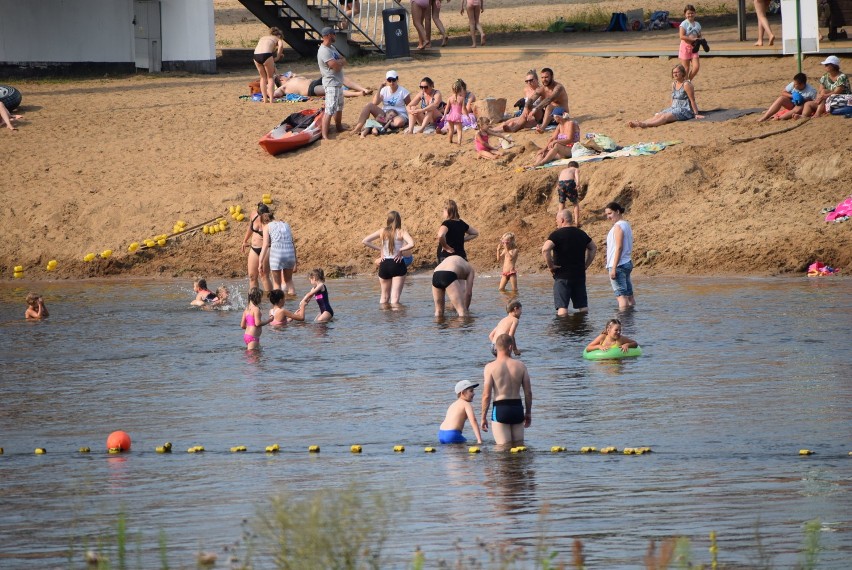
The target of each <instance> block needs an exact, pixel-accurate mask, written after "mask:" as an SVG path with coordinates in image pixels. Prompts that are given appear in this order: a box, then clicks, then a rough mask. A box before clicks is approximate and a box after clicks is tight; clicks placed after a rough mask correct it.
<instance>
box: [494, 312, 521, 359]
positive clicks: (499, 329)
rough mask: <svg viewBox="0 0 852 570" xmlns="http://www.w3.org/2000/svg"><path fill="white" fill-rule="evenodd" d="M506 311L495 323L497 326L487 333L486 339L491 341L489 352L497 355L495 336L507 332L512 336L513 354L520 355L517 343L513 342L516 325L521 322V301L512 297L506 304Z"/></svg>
mask: <svg viewBox="0 0 852 570" xmlns="http://www.w3.org/2000/svg"><path fill="white" fill-rule="evenodd" d="M506 312H507V313H508V314H507V315H506V316H505V317H503V318H502V319H500V322H499V323H497V326H496V327H494V330H493V331H491V333H489V335H488V340H490V341H491V354H493V355H494V356H497V347H496V346H495V343H496V342H497V337H499V336H500V335H501V334H507V335H509V336H510V337H512V351H513V352H514V353H515V356H520V355H521V351H520V350H518V344H517V343H516V342H515V331H517V330H518V325H519V324H520V322H521V302H520V301H518V300H517V299H512V300H511V301H509V303H508V304H507V305H506Z"/></svg>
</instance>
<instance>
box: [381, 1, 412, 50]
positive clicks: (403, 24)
mask: <svg viewBox="0 0 852 570" xmlns="http://www.w3.org/2000/svg"><path fill="white" fill-rule="evenodd" d="M382 21H383V23H384V32H385V59H393V58H397V57H410V56H411V52H410V51H409V48H408V12H407V11H406V9H405V8H387V9H385V10H382Z"/></svg>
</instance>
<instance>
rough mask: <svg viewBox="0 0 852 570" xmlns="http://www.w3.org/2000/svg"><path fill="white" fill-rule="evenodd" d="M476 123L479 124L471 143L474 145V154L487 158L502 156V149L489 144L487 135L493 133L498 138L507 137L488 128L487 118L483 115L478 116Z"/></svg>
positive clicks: (492, 158)
mask: <svg viewBox="0 0 852 570" xmlns="http://www.w3.org/2000/svg"><path fill="white" fill-rule="evenodd" d="M477 124H478V125H479V130H478V131H476V138H474V139H473V145H474V146H475V147H476V154H477V155H479V157H480V158H487V159H489V160H494V159H495V158H499V157H501V156H503V149H501V148H499V147H494V146H491V144H490V143H489V142H488V136H489V135H494V136H495V137H497V138H500V139H505V140H508V139H506V137H504V136H503V134H502V133H500V132H498V131H495V130H494V129H491V128H489V127H488V119H486V118H485V117H480V118H479V120H478V121H477Z"/></svg>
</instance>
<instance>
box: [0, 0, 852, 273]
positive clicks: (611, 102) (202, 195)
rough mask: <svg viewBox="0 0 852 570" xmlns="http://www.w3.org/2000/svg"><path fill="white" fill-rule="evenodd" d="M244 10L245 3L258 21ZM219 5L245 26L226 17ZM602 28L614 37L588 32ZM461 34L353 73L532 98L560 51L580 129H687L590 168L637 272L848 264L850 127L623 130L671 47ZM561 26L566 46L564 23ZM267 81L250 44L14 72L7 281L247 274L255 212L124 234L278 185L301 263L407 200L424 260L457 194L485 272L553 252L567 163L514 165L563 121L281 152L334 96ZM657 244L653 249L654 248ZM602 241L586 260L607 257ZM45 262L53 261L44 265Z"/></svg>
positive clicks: (717, 87) (747, 85) (770, 94)
mask: <svg viewBox="0 0 852 570" xmlns="http://www.w3.org/2000/svg"><path fill="white" fill-rule="evenodd" d="M493 4H494V7H493V8H491V9H489V10H487V11H486V14H485V18H486V21H487V19H488V18H495V19H496V18H497V17H498V16H499V15H500V13H501V12H502V13H503V15H504V16H505V17H506V18H507V19H508V18H522V17H523V14H522V12H523V13H527V12H529V10H528V9H527V8H526V7H525V6H523V5H522V3H521V2H506V3H504V4H505V5H501V3H499V2H493ZM541 4H543V7H542V12H541V13H537V14H536V16H535V18H536V19H546V17H547V16H548V14H550V13H551V12H548V10H552V11H553V13H554V14H555V13H556V10H557V8H554V7H552V6H550V5H551V4H555V3H544V2H543V3H541ZM610 4H614V3H610ZM664 4H665V3H664ZM215 5H216V8H217V14H218V15H219V16H217V22H218V23H219V25H218V27H217V42H219V43H220V44H223V41H224V42H225V43H227V41H226V40H227V38H228V37H232V39H231V40H230V42H231V44H230V45H235V44H238V42H239V41H240V40H239V38H241V37H252V38H254V37H257V35H259V34H260V33H261V32H263V26H262V25H261V24H260V23H259V22H256V21H253V20H251V16H250V14H248V12H246V11H245V10H244V9H243V8H242V7H241V6H240V5H239V4H238V3H237V2H235V1H234V2H225V1H224V0H217V2H216V3H215ZM458 6H459V5H458V4H457V3H456V4H452V3H451V4H449V5H448V7H449V8H452V10H450V9H447V11H446V12H447V16H446V17H445V20H444V21H445V23H446V24H447V25H449V26H459V25H461V23H462V21H461V16H459V14H458ZM241 9H242V11H243V12H244V15H242V16H240V12H239V10H241ZM607 9H608V8H607ZM671 9H672V10H673V11H675V10H676V8H675V7H674V5H673V6H672V7H671ZM245 14H248V18H249V19H248V20H247V21H245V22H243V21H241V18H245V17H246V16H245ZM450 14H454V16H453V17H452V18H451V17H450ZM225 17H227V19H231V20H233V22H232V23H230V24H227V23H221V22H222V19H225ZM456 20H458V21H456ZM250 32H251V33H252V34H253V35H251V36H248V34H249V33H250ZM660 33H665V34H669V35H670V36H671V49H672V54H674V53H675V50H676V47H677V31H676V30H671V31H666V32H660ZM710 33H712V30H710V31H709V32H708V35H709V34H710ZM228 34H230V36H228ZM595 35H597V36H600V35H602V34H589V36H595ZM465 41H467V39H466V38H465V37H463V36H458V35H457V36H455V37H454V38H453V39H452V40H451V46H452V45H456V46H458V49H451V50H445V51H444V52H443V53H442V54H441V57H433V56H417V55H415V57H414V59H413V60H411V61H394V62H385V61H384V60H380V59H363V60H360V59H359V60H358V61H356V62H354V63H353V65H351V66H350V67H349V68H347V75H349V76H351V77H352V78H354V79H356V80H357V81H358V82H360V83H362V84H364V85H368V86H371V87H374V88H376V87H378V86H379V84H380V82H381V81H382V80H383V78H384V75H385V71H386V70H388V69H391V68H392V69H395V70H396V71H397V72H398V74H399V77H400V84H401V85H402V86H404V87H406V88H407V89H409V90H410V91H415V90H416V89H417V85H418V82H419V80H420V79H421V78H422V77H423V76H429V77H431V78H432V79H433V80H434V81H435V83H436V86H437V87H438V89H441V90H442V91H443V92H444V93H449V87H450V84H451V83H452V81H454V80H455V79H456V78H457V77H461V78H463V79H464V80H465V81H466V82H467V84H468V85H469V86H470V89H471V91H473V92H474V93H475V94H476V95H477V97H479V98H484V97H505V98H506V99H507V100H508V101H509V106H511V104H512V103H513V102H514V101H515V100H517V99H518V98H519V97H520V96H521V95H522V82H523V76H524V73H525V72H526V70H527V69H529V68H538V69H540V68H541V67H545V66H547V67H551V68H553V69H554V70H555V75H556V80H557V81H560V82H562V83H564V84H565V86H566V88H567V89H568V92H569V94H570V101H571V114H572V115H573V116H574V118H576V119H577V120H578V121H579V122H580V125H581V129H582V133H584V134H585V133H587V132H596V133H605V134H607V135H609V136H610V137H612V138H613V139H614V140H615V141H616V142H617V143H619V144H620V145H630V144H634V143H637V142H651V141H656V142H660V141H681V143H680V144H677V145H675V146H671V147H669V148H667V149H666V150H664V151H662V152H660V153H658V154H656V155H654V156H647V157H630V158H618V159H614V160H606V161H602V162H597V163H591V164H584V165H583V166H582V167H581V169H580V170H581V177H582V181H583V182H585V183H588V191H587V193H586V195H585V197H584V199H583V201H582V202H581V206H582V209H583V229H584V230H585V231H586V232H588V233H589V235H590V236H592V238H593V239H595V240H596V242H597V243H598V244H599V246H602V245H603V242H604V240H605V237H606V232H607V231H608V229H609V223H608V222H607V221H606V220H605V218H604V216H603V207H604V205H605V204H606V203H607V202H609V201H611V200H618V201H621V202H622V203H624V204H625V206H626V207H627V214H626V219H628V220H629V221H630V222H631V224H632V226H633V228H634V232H635V235H636V250H635V252H634V259H635V260H637V261H638V265H639V267H638V272H639V273H645V274H651V273H658V274H726V273H750V274H775V273H788V272H798V271H803V270H804V269H805V268H806V267H807V265H808V264H809V263H810V262H811V261H813V260H815V259H819V260H821V261H823V262H825V263H827V264H829V265H834V266H839V267H848V266H849V264H850V261H852V237H850V236H852V232H850V228H852V225H850V224H848V223H847V224H826V223H825V222H824V221H823V215H821V214H820V210H821V209H823V208H826V207H832V206H834V205H836V204H837V203H838V202H840V201H842V200H843V199H844V198H846V196H848V194H849V188H850V183H849V181H850V180H852V162H850V161H849V158H848V157H849V156H850V151H852V137H850V136H849V132H850V126H852V121H848V120H844V119H842V118H838V117H827V118H821V119H816V120H811V121H808V122H806V123H805V124H803V125H801V126H800V127H798V128H796V129H794V130H792V131H790V132H786V133H782V134H777V135H773V136H770V137H767V138H765V139H761V140H755V141H752V142H746V143H741V144H733V143H732V142H731V140H730V139H731V138H737V137H749V136H755V135H759V134H761V133H767V132H771V131H774V130H779V129H781V128H782V127H787V126H791V125H792V124H793V123H792V122H786V123H781V124H779V123H777V122H770V123H765V124H758V123H757V122H756V120H757V118H758V115H748V116H744V117H740V118H736V119H732V120H728V121H723V122H705V121H689V122H680V123H674V124H669V125H665V126H662V127H659V128H655V129H648V130H634V129H630V128H628V127H627V126H626V122H627V121H628V120H631V119H646V118H648V117H650V116H651V115H653V114H654V113H655V112H657V111H659V110H661V109H663V108H665V107H667V106H668V105H669V100H670V85H671V79H670V71H671V68H672V66H673V65H675V64H676V63H677V60H676V59H666V58H642V59H639V58H626V57H624V58H596V57H578V56H572V55H566V54H561V53H547V52H543V53H540V54H532V55H531V54H530V53H528V52H527V53H525V52H521V51H519V52H514V53H513V52H512V51H511V50H510V49H508V48H509V47H511V46H510V45H505V46H504V47H506V49H504V50H498V51H492V52H489V51H488V50H487V49H484V50H479V51H474V50H470V49H467V48H465V49H460V48H461V46H463V45H464V42H465ZM495 41H496V43H497V44H499V43H500V40H499V38H497V39H495ZM554 41H557V39H556V38H554ZM558 41H560V42H561V41H569V40H565V39H563V38H562V37H561V36H558ZM570 41H577V40H576V39H573V38H572V39H571V40H570ZM504 43H505V42H504ZM492 45H493V44H492ZM236 47H240V46H239V45H236ZM820 60H821V58H819V57H806V58H805V60H804V71H805V72H806V73H807V74H808V75H809V78H810V82H811V83H812V84H814V85H816V82H817V79H818V78H819V76H820V75H822V73H823V72H824V70H823V67H822V66H821V65H819V61H820ZM285 68H286V69H292V70H293V71H294V72H297V73H300V74H303V75H306V76H308V77H312V78H313V77H317V76H318V71H317V67H316V63H315V62H314V61H311V60H300V61H296V62H288V63H284V64H279V70H283V69H285ZM842 69H843V70H849V69H852V60H850V58H848V57H845V58H843V66H842ZM796 71H797V69H796V62H795V58H793V57H765V58H756V57H737V58H707V59H705V60H702V68H701V72H700V74H699V75H698V77H697V78H696V80H695V90H696V99H697V102H698V105H699V108H701V109H702V110H704V109H718V108H726V109H730V108H735V109H747V108H755V107H762V108H766V107H767V106H768V105H769V104H770V103H771V102H772V101H773V100H774V99H775V97H777V96H778V94H779V92H780V91H781V90H782V89H783V87H784V86H785V85H786V84H787V83H788V82H789V81H790V79H791V77H792V75H793V74H795V73H796ZM254 78H255V71H254V68H253V66H252V65H251V61H250V60H248V59H247V60H246V65H245V67H243V68H240V69H221V70H220V73H218V74H217V75H212V76H200V75H189V74H181V73H167V74H161V75H149V74H146V73H140V74H138V75H134V76H129V77H103V78H85V79H39V80H36V79H27V80H16V79H14V78H8V77H7V78H3V79H2V80H0V82H2V83H9V84H12V85H15V86H16V87H18V88H19V89H20V90H21V91H22V93H23V95H24V101H23V104H22V106H21V109H20V111H19V112H22V114H23V115H24V120H23V121H21V123H20V125H19V130H18V131H16V132H12V131H8V130H6V129H2V132H0V148H2V157H3V160H2V162H3V169H2V173H0V193H2V202H3V207H2V209H0V220H2V224H3V227H4V232H3V233H4V239H3V240H2V242H0V271H2V274H3V278H11V277H12V268H13V267H14V266H17V265H23V266H24V267H25V277H26V278H27V279H53V278H78V277H91V276H103V275H115V276H130V275H133V276H140V275H145V276H156V275H162V276H169V277H179V278H192V277H194V276H199V275H204V276H207V277H208V278H214V281H215V280H216V279H215V277H239V276H242V275H244V273H245V260H244V258H243V256H242V255H241V254H240V248H239V245H240V243H241V241H242V238H243V235H244V233H245V228H246V224H245V222H242V223H238V222H235V221H231V224H230V229H229V230H228V231H226V232H222V233H218V234H216V235H213V236H206V235H203V234H201V233H198V234H195V235H193V236H188V237H183V238H180V239H177V240H174V241H170V242H169V243H168V244H167V245H166V246H165V247H162V248H155V249H152V250H150V251H145V252H137V253H135V254H131V253H128V252H127V248H128V245H129V244H130V243H132V242H140V241H142V240H144V239H146V238H150V237H152V236H155V235H158V234H163V233H167V234H168V233H171V229H172V226H173V225H174V223H175V222H176V221H177V220H184V221H186V222H187V223H188V224H189V225H190V226H192V225H195V224H200V223H202V222H205V221H208V220H211V219H213V218H215V217H216V216H218V215H224V214H226V212H227V209H228V207H229V206H231V205H235V204H240V205H241V206H242V207H243V209H244V210H249V209H250V208H252V206H253V205H254V204H256V203H257V202H258V201H259V200H260V198H261V196H262V194H264V193H271V194H272V196H273V200H274V204H273V208H274V210H275V212H276V214H277V217H278V218H280V219H284V220H286V221H288V222H289V223H290V224H291V226H292V228H293V232H294V235H295V239H296V246H297V250H298V255H299V264H300V267H301V268H302V270H303V271H304V270H307V269H309V268H311V267H324V268H326V271H327V272H332V273H334V272H335V270H336V271H337V272H338V273H360V272H369V271H372V270H373V264H372V260H373V255H371V251H370V250H367V249H366V248H364V247H363V246H362V245H361V239H362V238H363V237H364V236H365V235H367V234H368V233H370V232H372V231H374V230H376V229H377V228H379V227H380V225H382V224H383V223H384V219H385V214H386V212H387V211H388V210H390V209H395V210H398V211H399V212H400V213H401V214H402V217H403V222H404V223H405V225H406V227H407V228H408V229H409V231H410V233H411V234H412V236H413V237H414V239H415V242H416V249H415V266H416V267H418V268H427V267H430V266H431V265H432V264H433V262H434V249H435V232H436V231H437V228H438V226H439V225H440V222H441V214H442V204H443V203H444V201H445V200H446V199H447V198H453V199H455V200H456V201H457V202H458V203H459V205H460V210H461V215H462V217H463V219H464V220H465V221H467V222H468V223H470V224H471V225H473V226H474V227H476V228H477V229H478V230H479V231H480V234H481V237H480V238H479V239H477V240H475V241H473V242H471V243H470V244H469V248H468V251H469V253H470V258H471V260H472V261H473V262H474V264H476V265H477V266H478V267H481V268H482V269H490V268H493V267H494V266H495V260H494V250H495V248H496V245H497V243H498V240H499V236H500V235H501V234H503V233H504V232H506V231H512V232H515V233H516V235H517V236H518V243H519V246H520V250H521V256H520V261H519V268H520V270H521V271H522V272H527V273H528V272H540V271H542V269H543V268H544V265H543V262H542V260H541V255H540V253H539V250H540V247H541V244H542V242H543V241H544V240H545V239H546V237H547V235H548V233H549V232H550V231H551V230H552V229H553V228H554V220H553V217H554V216H553V214H554V213H555V211H556V210H555V209H556V198H555V194H554V183H555V180H556V177H557V175H558V172H559V169H558V168H550V169H543V170H534V171H520V168H519V167H521V166H523V165H526V164H529V163H530V162H531V158H530V157H531V154H532V152H533V150H534V149H535V147H536V146H542V145H544V144H545V142H546V141H547V138H548V137H549V134H544V135H540V134H536V133H535V132H532V131H525V132H521V133H518V134H516V135H515V136H514V138H515V141H516V143H517V144H516V146H515V148H513V149H512V151H511V152H510V154H509V156H508V157H506V158H505V159H502V160H499V161H495V162H489V161H484V160H478V159H477V158H476V153H475V151H474V149H473V133H472V132H470V131H468V132H467V133H466V136H465V141H466V142H465V144H464V145H463V146H461V147H459V146H457V145H456V146H451V145H450V144H449V143H448V142H447V140H446V138H445V137H442V136H435V135H431V136H427V135H405V134H392V135H387V136H382V137H371V138H369V139H367V140H361V139H359V138H358V137H357V136H355V135H351V134H343V135H337V136H335V137H334V139H333V140H330V141H321V142H318V143H316V144H314V145H312V146H310V147H307V148H305V149H302V150H300V151H298V152H295V153H290V154H284V155H280V156H278V157H272V156H270V155H268V154H266V153H265V152H264V151H263V150H262V149H261V148H260V147H259V146H258V145H257V141H258V139H259V138H260V137H261V136H262V135H263V134H264V133H266V132H267V131H268V130H270V129H271V128H272V127H274V126H275V125H276V124H277V123H278V122H279V121H281V120H282V119H283V118H284V117H286V116H287V115H288V114H290V113H293V112H295V111H297V110H301V109H307V108H318V107H320V106H322V100H321V99H314V100H311V101H308V102H306V103H280V104H273V105H265V104H261V103H255V102H250V101H244V100H240V99H239V96H240V95H245V94H247V93H248V87H247V84H248V83H249V82H250V81H252V80H253V79H254ZM367 101H368V98H366V97H363V98H348V99H347V100H346V106H345V110H344V122H345V123H346V124H348V125H350V126H351V125H354V124H355V122H356V119H357V116H358V113H359V112H360V110H361V108H362V106H363V105H364V104H366V103H367ZM229 219H230V218H229ZM105 249H112V250H114V252H115V253H114V255H113V256H112V257H111V258H110V259H96V260H95V261H93V262H91V263H86V262H84V261H83V257H84V256H85V255H86V254H87V253H98V252H101V251H103V250H105ZM650 251H653V252H657V253H652V254H651V256H648V255H647V254H648V252H650ZM602 257H603V256H598V259H597V260H596V262H595V265H594V267H593V268H592V271H600V270H601V266H602ZM51 259H56V260H57V261H58V266H57V269H56V270H55V271H53V272H51V273H48V272H47V271H46V269H45V266H46V264H47V261H48V260H51Z"/></svg>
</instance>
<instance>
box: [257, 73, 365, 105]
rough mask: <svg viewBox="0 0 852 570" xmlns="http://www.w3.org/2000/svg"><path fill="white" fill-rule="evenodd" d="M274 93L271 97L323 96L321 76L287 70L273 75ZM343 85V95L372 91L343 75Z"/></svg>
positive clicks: (356, 95) (358, 95) (360, 94)
mask: <svg viewBox="0 0 852 570" xmlns="http://www.w3.org/2000/svg"><path fill="white" fill-rule="evenodd" d="M275 85H276V86H277V89H275V93H273V97H275V98H276V99H280V98H282V97H286V96H287V95H301V96H302V97H325V87H323V86H322V77H318V78H317V79H308V78H307V77H304V76H302V75H293V72H291V71H288V72H287V73H283V74H280V75H276V76H275ZM343 85H344V87H347V89H344V90H343V96H344V97H361V96H363V95H369V94H371V93H372V92H373V90H372V89H368V88H366V87H362V86H361V85H359V84H358V83H356V82H355V81H354V80H352V79H348V78H347V77H346V76H345V75H344V76H343Z"/></svg>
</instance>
